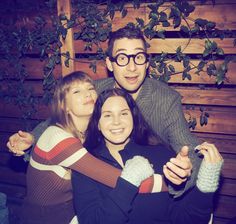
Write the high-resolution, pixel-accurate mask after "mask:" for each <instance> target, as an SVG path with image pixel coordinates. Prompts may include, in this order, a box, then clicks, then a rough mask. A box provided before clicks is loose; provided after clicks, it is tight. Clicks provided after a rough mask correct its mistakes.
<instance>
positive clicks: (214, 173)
mask: <svg viewBox="0 0 236 224" xmlns="http://www.w3.org/2000/svg"><path fill="white" fill-rule="evenodd" d="M222 165H223V160H222V161H220V162H218V163H207V162H205V160H203V161H202V163H201V166H200V169H199V173H198V176H197V183H196V184H197V187H198V189H199V190H200V191H201V192H204V193H210V192H212V193H213V192H215V191H216V190H217V188H218V185H219V177H220V171H221V167H222Z"/></svg>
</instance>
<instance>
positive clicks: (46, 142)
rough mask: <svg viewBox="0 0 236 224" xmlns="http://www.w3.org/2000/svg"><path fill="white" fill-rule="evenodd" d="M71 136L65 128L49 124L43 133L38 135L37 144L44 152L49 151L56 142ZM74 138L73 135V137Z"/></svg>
mask: <svg viewBox="0 0 236 224" xmlns="http://www.w3.org/2000/svg"><path fill="white" fill-rule="evenodd" d="M71 137H73V135H72V134H70V133H68V132H66V131H65V130H63V129H61V128H59V127H56V126H49V127H48V128H47V129H46V130H45V131H44V132H43V134H42V135H41V136H40V138H39V140H38V142H37V146H38V147H39V148H40V149H41V150H42V151H45V152H49V151H51V150H52V149H53V148H54V147H55V146H56V145H57V144H58V143H60V142H62V141H63V140H65V139H67V138H71ZM74 138H75V137H74Z"/></svg>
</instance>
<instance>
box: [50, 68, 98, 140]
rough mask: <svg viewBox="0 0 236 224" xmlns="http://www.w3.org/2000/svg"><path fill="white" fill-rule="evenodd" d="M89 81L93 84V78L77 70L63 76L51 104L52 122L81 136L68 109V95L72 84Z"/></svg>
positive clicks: (76, 135)
mask: <svg viewBox="0 0 236 224" xmlns="http://www.w3.org/2000/svg"><path fill="white" fill-rule="evenodd" d="M78 82H82V83H84V82H87V83H91V84H92V85H94V84H93V80H92V79H91V78H90V77H89V76H88V75H87V74H86V73H84V72H82V71H76V72H72V73H70V74H68V75H67V76H64V77H62V78H61V79H60V80H59V82H58V84H57V86H56V89H55V92H54V96H53V100H52V105H51V123H52V124H55V125H59V126H61V127H62V128H63V129H65V130H66V131H68V132H70V133H71V134H73V135H74V136H75V137H79V131H78V130H77V129H76V127H75V124H74V122H73V120H72V118H71V116H70V114H69V113H68V112H67V109H66V106H67V105H66V96H67V93H68V92H69V90H70V88H71V86H72V84H74V83H78Z"/></svg>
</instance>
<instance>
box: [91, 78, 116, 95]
mask: <svg viewBox="0 0 236 224" xmlns="http://www.w3.org/2000/svg"><path fill="white" fill-rule="evenodd" d="M113 84H114V78H112V77H110V78H103V79H96V80H94V85H95V87H96V90H97V92H98V93H101V92H102V91H103V90H105V89H108V88H112V87H113Z"/></svg>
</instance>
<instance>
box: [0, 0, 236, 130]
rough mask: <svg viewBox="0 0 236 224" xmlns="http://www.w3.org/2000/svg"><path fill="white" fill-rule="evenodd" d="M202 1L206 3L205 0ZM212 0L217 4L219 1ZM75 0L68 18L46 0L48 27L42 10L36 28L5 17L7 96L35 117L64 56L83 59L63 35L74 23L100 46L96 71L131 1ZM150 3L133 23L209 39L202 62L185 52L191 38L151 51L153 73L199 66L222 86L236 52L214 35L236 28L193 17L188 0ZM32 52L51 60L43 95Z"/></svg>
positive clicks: (78, 35) (0, 47)
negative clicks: (34, 82)
mask: <svg viewBox="0 0 236 224" xmlns="http://www.w3.org/2000/svg"><path fill="white" fill-rule="evenodd" d="M201 2H202V3H203V4H204V2H205V1H201ZM212 2H213V4H214V1H212ZM71 3H72V7H73V14H72V15H71V17H70V18H67V17H66V16H65V15H63V14H62V15H59V16H57V15H56V13H55V9H56V0H48V1H46V2H45V4H46V8H47V10H48V11H49V13H50V14H51V15H52V16H51V24H52V25H51V26H50V27H48V24H47V22H46V19H45V18H43V17H42V16H40V15H39V16H36V17H35V18H34V26H33V27H31V28H27V26H21V27H17V26H16V25H17V23H16V22H17V21H11V22H8V23H6V21H4V20H0V39H1V42H0V52H1V57H2V59H3V60H4V61H5V62H6V65H7V66H4V68H2V67H1V68H0V82H1V87H0V90H1V97H2V98H4V99H5V100H6V101H7V102H10V103H14V104H16V105H18V106H19V107H20V108H22V111H24V113H23V117H24V118H29V117H31V116H32V115H33V114H34V113H35V112H36V108H37V105H38V104H41V103H44V104H48V103H49V102H50V99H51V96H52V93H53V90H54V87H55V83H56V78H55V76H54V69H55V67H56V66H57V65H59V64H60V63H61V56H63V57H65V59H66V60H65V61H64V63H65V66H67V67H68V66H70V61H71V60H77V61H81V59H82V56H81V55H77V56H76V58H72V56H71V55H70V54H69V52H62V53H61V51H60V49H61V46H62V43H61V41H60V38H63V39H65V38H66V36H67V33H68V30H69V29H71V28H74V29H75V30H76V32H74V39H75V40H82V41H84V49H85V51H87V52H90V51H91V50H92V49H94V48H96V53H95V54H87V62H85V63H89V67H90V68H91V69H92V70H93V72H94V73H96V69H97V61H98V60H103V59H105V57H106V52H105V51H104V50H103V48H102V47H101V44H102V43H103V42H105V41H107V39H108V36H109V32H110V31H111V30H112V21H113V19H114V17H115V14H117V13H119V14H120V15H121V17H122V18H124V17H126V16H127V13H128V11H127V7H126V5H127V1H118V2H117V1H112V0H107V1H101V0H100V1H99V0H97V1H95V0H94V1H91V0H71ZM141 3H142V1H140V0H133V1H130V2H129V4H130V5H132V7H133V8H134V9H139V8H140V6H141ZM147 7H148V8H149V15H148V20H147V21H144V20H143V19H141V18H136V22H135V23H129V24H128V25H130V26H137V27H139V28H141V29H142V30H143V32H144V34H145V36H146V38H148V39H153V38H161V39H165V38H166V33H167V32H166V30H165V28H167V27H170V26H173V27H174V29H176V30H178V31H179V32H178V34H179V35H181V36H182V37H185V38H188V44H189V43H190V41H191V39H192V38H201V39H205V49H204V51H203V52H202V54H199V55H197V59H198V60H199V63H198V64H197V65H195V64H193V63H192V62H191V57H190V56H189V55H188V54H185V49H186V47H187V46H188V44H187V45H186V46H185V47H182V46H179V47H178V48H177V49H176V52H175V54H170V53H168V52H162V53H161V54H153V55H151V60H150V72H149V73H150V76H151V77H153V78H157V79H159V80H161V81H164V82H168V81H169V80H170V78H171V76H174V75H177V74H180V73H181V74H182V79H183V80H184V79H188V80H191V78H192V77H191V74H190V71H191V70H195V74H197V75H200V73H201V72H203V71H204V72H206V73H207V74H208V75H209V76H214V77H215V80H216V85H218V86H221V85H222V84H223V83H224V82H225V81H227V77H226V74H227V70H228V64H229V62H230V61H232V60H235V58H234V57H233V56H227V57H226V56H225V55H224V50H223V49H222V48H220V47H219V46H218V45H217V43H216V42H215V41H212V40H211V38H213V37H214V38H220V39H224V38H225V37H233V38H234V37H235V33H234V32H229V31H228V30H219V29H217V28H216V23H215V22H212V21H208V20H206V19H202V18H197V19H195V20H193V19H191V17H190V15H191V13H192V12H193V11H194V10H195V7H194V5H192V4H191V3H189V2H188V1H186V0H177V1H170V2H167V1H164V0H158V1H152V2H150V3H147ZM160 25H161V26H160ZM235 44H236V41H234V45H235ZM29 54H33V55H36V56H37V57H39V59H40V60H41V61H45V66H44V69H43V90H44V95H43V97H38V96H37V95H36V94H34V92H33V89H32V88H31V87H29V86H27V85H25V83H26V82H25V81H26V79H29V78H30V74H28V73H27V69H26V67H25V65H24V63H23V59H25V58H27V57H28V56H29ZM218 59H223V62H222V63H221V64H220V65H219V64H217V65H216V63H215V62H216V60H218ZM83 62H84V60H83ZM171 62H181V63H182V64H183V70H182V71H178V72H177V71H176V69H175V67H174V66H173V65H172V64H171ZM6 68H9V69H6ZM200 111H201V117H200V124H201V125H206V124H207V122H208V117H209V114H208V113H206V112H204V108H202V107H201V108H200ZM188 122H189V127H190V128H193V129H194V128H195V126H196V118H192V117H191V116H190V119H189V120H188Z"/></svg>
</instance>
